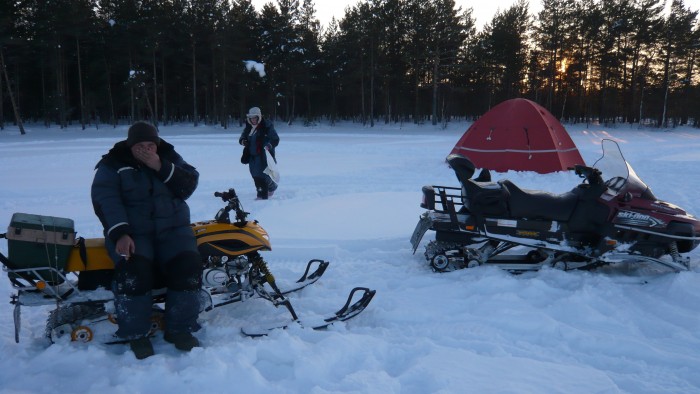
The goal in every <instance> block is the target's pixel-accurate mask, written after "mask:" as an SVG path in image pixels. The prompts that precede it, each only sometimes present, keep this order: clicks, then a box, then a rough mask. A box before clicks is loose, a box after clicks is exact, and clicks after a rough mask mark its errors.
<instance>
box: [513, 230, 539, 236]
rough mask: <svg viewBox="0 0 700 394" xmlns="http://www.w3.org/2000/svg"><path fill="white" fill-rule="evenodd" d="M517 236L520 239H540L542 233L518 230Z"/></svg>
mask: <svg viewBox="0 0 700 394" xmlns="http://www.w3.org/2000/svg"><path fill="white" fill-rule="evenodd" d="M515 235H517V236H519V237H528V238H538V237H539V236H540V233H539V232H538V231H526V230H517V231H516V232H515Z"/></svg>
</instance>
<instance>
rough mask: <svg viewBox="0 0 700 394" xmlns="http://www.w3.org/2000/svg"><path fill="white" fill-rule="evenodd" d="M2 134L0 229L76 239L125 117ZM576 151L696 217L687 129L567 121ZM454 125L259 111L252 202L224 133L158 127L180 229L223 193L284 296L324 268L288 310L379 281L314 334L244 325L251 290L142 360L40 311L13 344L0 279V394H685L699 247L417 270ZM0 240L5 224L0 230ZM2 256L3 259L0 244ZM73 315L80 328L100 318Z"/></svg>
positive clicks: (451, 180)
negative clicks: (264, 243)
mask: <svg viewBox="0 0 700 394" xmlns="http://www.w3.org/2000/svg"><path fill="white" fill-rule="evenodd" d="M5 126H6V128H5V129H4V130H0V168H2V171H0V184H2V187H1V188H0V222H2V224H0V229H1V228H3V227H4V228H7V227H5V226H7V225H8V224H9V221H10V219H11V217H12V215H13V213H16V212H23V213H33V214H40V215H49V216H59V217H64V218H71V219H73V220H74V222H75V227H76V231H77V232H78V235H79V236H83V237H87V238H92V237H99V236H100V234H101V231H102V228H101V226H100V223H99V221H98V219H97V217H96V216H95V214H94V212H93V209H92V206H91V203H90V194H89V189H90V184H91V182H92V177H93V167H94V165H95V163H96V161H97V160H98V159H99V158H100V157H101V155H102V154H104V153H106V152H107V150H108V149H109V148H110V147H111V146H112V145H113V144H114V143H115V142H117V141H119V140H121V139H123V138H124V137H125V135H126V130H127V126H126V125H120V126H118V127H117V128H112V127H111V126H106V125H100V126H99V128H97V127H95V126H94V125H91V126H90V127H88V128H87V129H86V130H80V128H79V127H78V126H72V127H71V128H68V129H60V128H59V127H57V126H55V125H54V126H52V127H51V128H45V127H44V126H43V125H40V124H27V125H26V128H27V134H26V135H24V136H22V135H20V134H19V132H18V130H17V128H16V127H14V126H12V125H11V124H9V122H8V123H6V124H5ZM565 126H566V128H567V130H568V132H569V134H570V136H571V138H572V140H573V141H574V142H575V144H576V146H577V147H578V149H579V151H580V153H581V155H582V157H583V159H584V160H585V161H586V162H587V163H589V164H590V163H593V162H594V161H595V160H596V159H597V158H599V157H600V155H601V140H602V139H603V138H608V139H612V140H614V141H617V142H618V143H619V144H620V146H621V149H622V152H623V154H624V155H625V157H626V159H627V160H628V161H629V162H630V164H631V165H632V167H633V168H634V170H635V171H636V173H637V174H638V175H639V177H640V178H641V179H643V180H644V181H646V183H647V184H648V185H649V186H650V187H651V189H652V190H653V191H654V194H655V195H656V196H657V197H658V198H660V199H662V200H666V201H669V202H671V203H674V204H677V205H679V206H681V207H684V208H685V209H686V210H688V211H689V212H691V213H693V214H696V215H697V214H700V199H698V198H697V191H698V190H699V189H700V177H698V176H688V174H696V173H697V168H698V167H700V130H698V129H691V128H687V127H682V128H676V129H655V128H644V127H639V126H638V125H632V126H628V125H623V124H618V125H616V126H614V127H604V126H601V125H595V124H591V125H588V126H587V125H585V124H578V125H568V124H567V125H565ZM468 127H469V123H467V122H452V123H449V124H447V126H446V128H444V129H443V128H442V127H440V126H438V127H433V126H432V125H430V124H424V125H413V124H410V123H400V124H389V125H385V124H383V123H377V126H376V127H374V128H367V127H363V126H362V125H361V124H357V123H341V124H337V125H335V126H330V125H328V124H327V123H325V122H318V123H316V124H314V125H312V126H310V127H304V126H302V125H300V124H292V125H287V124H286V123H285V122H277V123H276V128H277V131H278V133H279V135H280V139H281V142H280V145H279V146H278V148H277V158H278V161H279V162H278V169H279V171H280V173H281V181H280V186H279V189H278V190H277V192H276V193H275V195H274V196H273V197H272V199H270V200H267V201H256V200H255V196H256V192H255V190H254V184H253V182H252V180H251V178H250V174H249V172H248V169H247V167H246V166H244V165H242V164H240V162H239V158H240V152H241V147H240V145H238V136H239V135H240V132H241V131H242V130H241V128H235V127H234V128H230V129H222V128H220V127H216V126H203V125H200V126H198V127H192V125H190V124H180V125H167V126H161V127H160V132H161V137H162V138H164V139H165V140H166V141H168V142H170V143H172V144H174V145H175V147H176V149H177V150H178V152H179V153H181V154H182V156H183V157H184V158H185V159H186V160H187V161H188V162H189V163H190V164H192V165H194V166H195V167H197V169H198V170H199V172H200V182H199V187H198V189H197V190H196V191H195V193H194V194H193V195H192V197H190V199H189V200H188V204H189V206H190V209H191V212H192V220H193V221H202V220H207V219H211V218H213V217H214V215H215V213H216V212H217V210H218V209H219V208H221V207H222V203H221V200H219V199H218V198H214V196H213V194H214V192H215V191H225V190H228V189H229V188H232V187H233V188H235V189H236V190H237V192H238V195H239V197H240V199H241V202H242V204H243V207H244V209H245V210H246V211H247V212H250V219H256V220H258V221H259V223H260V225H261V226H263V227H264V228H265V229H266V230H267V232H268V233H269V235H270V242H271V243H272V250H271V251H268V252H263V253H261V254H262V255H263V257H264V258H265V260H266V261H267V262H268V266H269V268H270V270H271V271H272V273H273V274H274V275H275V277H276V279H277V283H278V285H279V286H280V287H281V288H282V289H284V288H286V287H287V286H289V285H291V284H293V282H294V281H295V280H296V278H298V277H299V276H300V275H301V274H302V273H303V269H304V267H305V266H306V262H307V261H309V260H310V259H323V260H327V261H329V262H330V266H329V267H328V269H327V270H326V273H325V275H324V276H323V277H322V278H320V280H319V281H318V282H316V283H315V284H313V285H311V286H309V287H307V288H305V289H304V290H302V291H300V292H298V293H294V294H293V295H291V296H290V297H289V299H290V301H291V303H292V305H294V307H295V309H296V311H297V313H298V314H299V316H300V318H301V319H302V320H309V319H314V318H318V317H322V316H325V315H327V314H328V313H332V312H334V311H336V310H338V309H339V308H340V307H341V306H342V305H343V303H344V302H345V298H346V296H347V295H348V293H349V292H350V290H351V289H352V288H353V287H355V286H363V287H368V288H371V289H374V290H376V291H377V293H376V295H375V297H374V299H373V300H372V302H371V303H370V304H369V305H368V307H367V309H366V310H365V311H364V312H363V313H362V314H360V315H359V316H357V317H355V318H354V319H352V320H349V321H347V322H342V323H338V324H336V325H334V326H332V327H330V328H329V329H328V330H325V331H313V330H309V329H304V328H302V327H299V326H297V325H294V324H292V325H291V327H290V328H289V329H288V330H277V331H273V332H272V333H271V334H270V335H269V336H267V337H262V338H255V339H253V338H248V337H244V336H242V335H241V334H240V330H241V328H242V327H247V326H250V325H256V324H262V325H265V324H269V323H270V322H279V321H280V320H282V321H289V320H288V319H289V317H288V314H287V313H286V312H285V311H284V310H283V309H282V308H274V307H273V306H272V305H271V304H270V303H269V302H267V301H264V300H260V299H251V300H247V301H245V302H242V303H237V304H233V305H228V306H224V307H221V308H217V309H215V310H213V311H211V312H207V313H203V314H202V315H200V322H201V324H202V326H203V329H202V330H200V331H199V332H197V333H196V335H197V337H198V338H199V339H200V341H201V343H202V345H203V347H202V348H197V349H194V350H193V351H192V352H191V353H183V352H180V351H178V350H176V349H175V348H174V347H173V346H172V345H170V344H168V343H166V342H165V341H164V340H163V339H162V336H161V335H160V334H158V335H156V336H155V337H154V338H153V344H154V348H155V351H156V355H155V356H153V357H150V358H148V359H145V360H141V361H139V360H136V359H135V358H134V356H133V354H132V353H131V352H130V351H129V350H128V347H127V346H125V345H106V344H103V343H102V342H99V341H97V340H95V341H93V342H90V343H77V342H70V341H69V340H68V339H67V337H62V338H57V339H56V343H54V344H51V345H50V344H49V343H48V342H47V341H46V339H45V337H44V327H45V321H46V319H47V316H48V314H49V312H50V311H51V310H52V309H53V307H54V304H53V303H49V305H46V306H26V305H25V306H23V307H22V308H21V327H20V331H19V337H20V342H19V343H15V340H14V325H13V308H12V305H10V303H9V301H10V295H12V294H14V292H15V290H14V289H13V288H12V287H11V285H10V282H9V281H8V280H7V277H6V275H7V274H6V273H5V272H2V271H0V355H2V357H0V394H24V393H32V394H44V393H46V394H56V393H103V394H112V393H115V394H140V393H145V394H152V393H160V392H167V393H194V392H197V393H214V394H218V393H221V394H224V393H232V392H236V393H245V392H250V393H263V394H266V393H270V394H273V393H274V394H280V393H282V394H284V393H300V394H301V393H303V394H308V393H316V394H321V393H369V394H374V393H377V394H379V393H381V394H393V393H402V394H414V393H415V394H425V393H463V392H465V388H466V390H467V391H469V392H473V393H518V394H522V393H525V394H528V393H533V394H541V393H546V394H550V393H562V394H578V393H581V394H590V393H604V394H617V393H634V394H646V393H649V394H651V393H653V394H657V393H677V394H688V393H700V329H699V328H700V314H699V313H698V305H700V292H698V288H700V248H698V249H696V250H694V251H693V252H691V253H689V254H688V257H690V258H691V262H692V263H691V268H690V270H689V271H685V272H679V273H674V272H669V271H668V270H666V269H663V268H660V267H656V266H652V265H648V264H624V263H621V264H618V265H615V266H609V267H604V268H600V269H597V270H594V271H560V270H557V269H553V268H547V269H543V270H541V271H539V272H532V273H525V274H521V275H513V274H510V273H508V272H505V271H502V270H500V269H499V268H497V267H477V268H469V269H463V270H459V271H454V272H448V273H435V272H433V271H432V270H431V269H430V268H429V266H428V263H427V261H426V260H425V258H424V256H423V251H424V249H425V246H426V244H427V243H428V242H429V241H430V240H432V239H434V233H432V232H431V231H429V232H428V233H427V234H426V235H425V237H424V239H423V242H422V243H421V245H420V246H419V250H418V252H417V253H415V254H413V253H412V250H411V245H410V242H409V239H410V236H411V234H412V232H413V230H414V228H415V226H416V223H417V221H418V218H419V215H420V214H421V213H423V212H424V210H423V209H421V208H420V203H421V197H422V194H421V188H422V186H423V185H448V186H458V183H457V179H456V177H455V174H454V172H453V171H452V170H451V169H450V168H449V167H448V166H447V165H446V164H445V157H446V156H447V155H448V154H449V153H450V151H451V150H452V148H453V146H454V144H455V143H456V142H457V141H458V140H459V138H460V137H461V136H462V134H463V133H464V131H465V130H467V128H468ZM493 178H494V180H497V179H506V178H507V179H510V180H511V181H512V182H514V183H515V184H517V185H518V186H520V187H521V188H523V189H533V190H544V191H548V192H552V193H563V192H565V191H568V190H571V189H572V188H574V187H576V185H578V184H579V183H580V182H581V180H580V179H579V178H578V177H577V176H576V175H575V174H573V173H571V172H559V173H552V174H544V175H540V174H536V173H531V172H514V171H509V172H507V173H494V174H493ZM0 232H4V230H2V231H0ZM0 252H2V253H3V254H7V253H8V247H7V242H6V240H5V239H0ZM78 324H85V325H86V327H88V328H90V329H91V330H94V333H95V338H109V337H110V335H111V333H113V330H114V325H113V324H111V323H110V322H109V321H107V320H105V321H103V322H102V323H99V324H95V325H92V324H88V323H85V322H80V323H78Z"/></svg>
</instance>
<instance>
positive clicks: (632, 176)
mask: <svg viewBox="0 0 700 394" xmlns="http://www.w3.org/2000/svg"><path fill="white" fill-rule="evenodd" d="M602 148H603V156H602V157H601V158H600V159H598V161H596V162H595V164H593V167H594V168H597V169H598V170H600V172H601V174H602V175H601V176H602V177H603V180H604V182H605V186H607V189H606V190H605V194H607V195H609V196H611V197H614V196H617V195H622V194H624V193H626V192H628V191H630V192H633V193H638V194H640V195H641V196H642V197H643V198H646V199H655V197H654V195H653V194H652V192H651V189H649V187H648V186H647V185H646V184H645V183H644V181H642V180H641V179H639V177H638V176H637V173H635V172H634V169H632V166H630V165H629V163H628V162H627V160H625V157H624V156H623V155H622V151H621V150H620V146H619V145H618V144H617V142H615V141H613V140H607V139H604V140H603V141H602Z"/></svg>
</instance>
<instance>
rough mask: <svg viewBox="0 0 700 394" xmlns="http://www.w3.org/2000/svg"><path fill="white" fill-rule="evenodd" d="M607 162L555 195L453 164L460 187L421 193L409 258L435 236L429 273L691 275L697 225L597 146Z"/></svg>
mask: <svg viewBox="0 0 700 394" xmlns="http://www.w3.org/2000/svg"><path fill="white" fill-rule="evenodd" d="M602 148H603V156H602V157H601V158H600V159H599V160H598V161H596V163H595V164H594V165H593V166H591V167H588V166H583V165H577V166H575V167H574V168H571V169H570V170H573V171H575V173H576V174H577V175H578V176H579V177H581V178H584V181H583V182H582V183H581V184H579V185H578V186H576V187H575V188H574V189H573V190H571V191H569V192H566V193H563V194H559V195H555V194H552V193H548V192H543V191H533V190H525V189H521V188H520V187H518V186H517V185H515V184H514V183H512V182H511V181H509V180H500V181H498V182H492V181H491V175H490V173H489V172H488V170H482V171H481V172H480V174H479V176H478V177H477V178H475V179H472V176H473V175H474V173H475V172H476V169H475V166H474V165H473V164H472V163H471V162H470V161H469V159H468V158H466V157H464V156H461V155H458V154H451V155H449V156H448V157H447V162H448V164H449V165H450V167H451V168H452V169H453V170H454V171H455V174H456V175H457V179H458V180H459V182H460V184H461V187H449V186H424V187H423V202H422V204H421V207H423V208H425V209H427V211H426V212H424V213H423V214H422V215H421V217H420V219H419V221H418V224H417V225H416V228H415V230H414V232H413V235H412V237H411V244H412V246H413V252H414V253H415V252H416V250H417V248H418V246H419V243H420V242H421V239H422V238H423V235H424V234H425V233H426V232H427V231H428V230H433V231H435V240H432V241H430V242H429V243H428V244H427V246H426V250H425V258H426V259H427V261H428V262H429V264H430V266H431V267H432V268H433V269H434V270H435V271H451V270H455V269H462V268H468V267H477V266H480V265H495V266H499V267H501V268H504V269H506V270H509V271H514V272H520V271H529V270H538V269H540V268H541V267H544V266H551V267H556V268H560V269H563V270H570V269H590V268H595V267H599V266H601V265H606V264H611V263H619V262H651V263H656V264H660V265H662V266H665V267H669V268H671V269H673V270H675V271H681V270H687V269H689V267H690V259H689V257H687V256H686V257H684V256H682V255H681V253H688V252H690V251H692V250H693V249H695V247H696V246H698V244H699V243H700V221H699V220H698V219H697V218H696V217H694V216H693V215H691V214H689V213H687V212H686V211H684V210H683V209H682V208H680V207H678V206H676V205H673V204H670V203H668V202H665V201H660V200H658V199H657V198H656V197H655V196H654V194H653V193H652V191H651V189H650V188H649V187H648V186H647V185H646V184H645V183H644V182H643V181H642V180H641V179H639V177H638V176H637V174H636V173H635V172H634V170H633V169H632V167H631V166H630V165H629V163H627V161H625V159H624V157H623V156H622V152H621V151H620V148H619V146H618V145H617V143H615V142H614V141H611V140H603V142H602Z"/></svg>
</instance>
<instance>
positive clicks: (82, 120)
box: [75, 37, 85, 130]
mask: <svg viewBox="0 0 700 394" xmlns="http://www.w3.org/2000/svg"><path fill="white" fill-rule="evenodd" d="M75 53H76V54H77V60H78V95H79V96H80V126H81V127H82V129H83V130H85V98H84V97H83V69H82V67H81V65H80V40H79V39H78V37H75Z"/></svg>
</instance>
